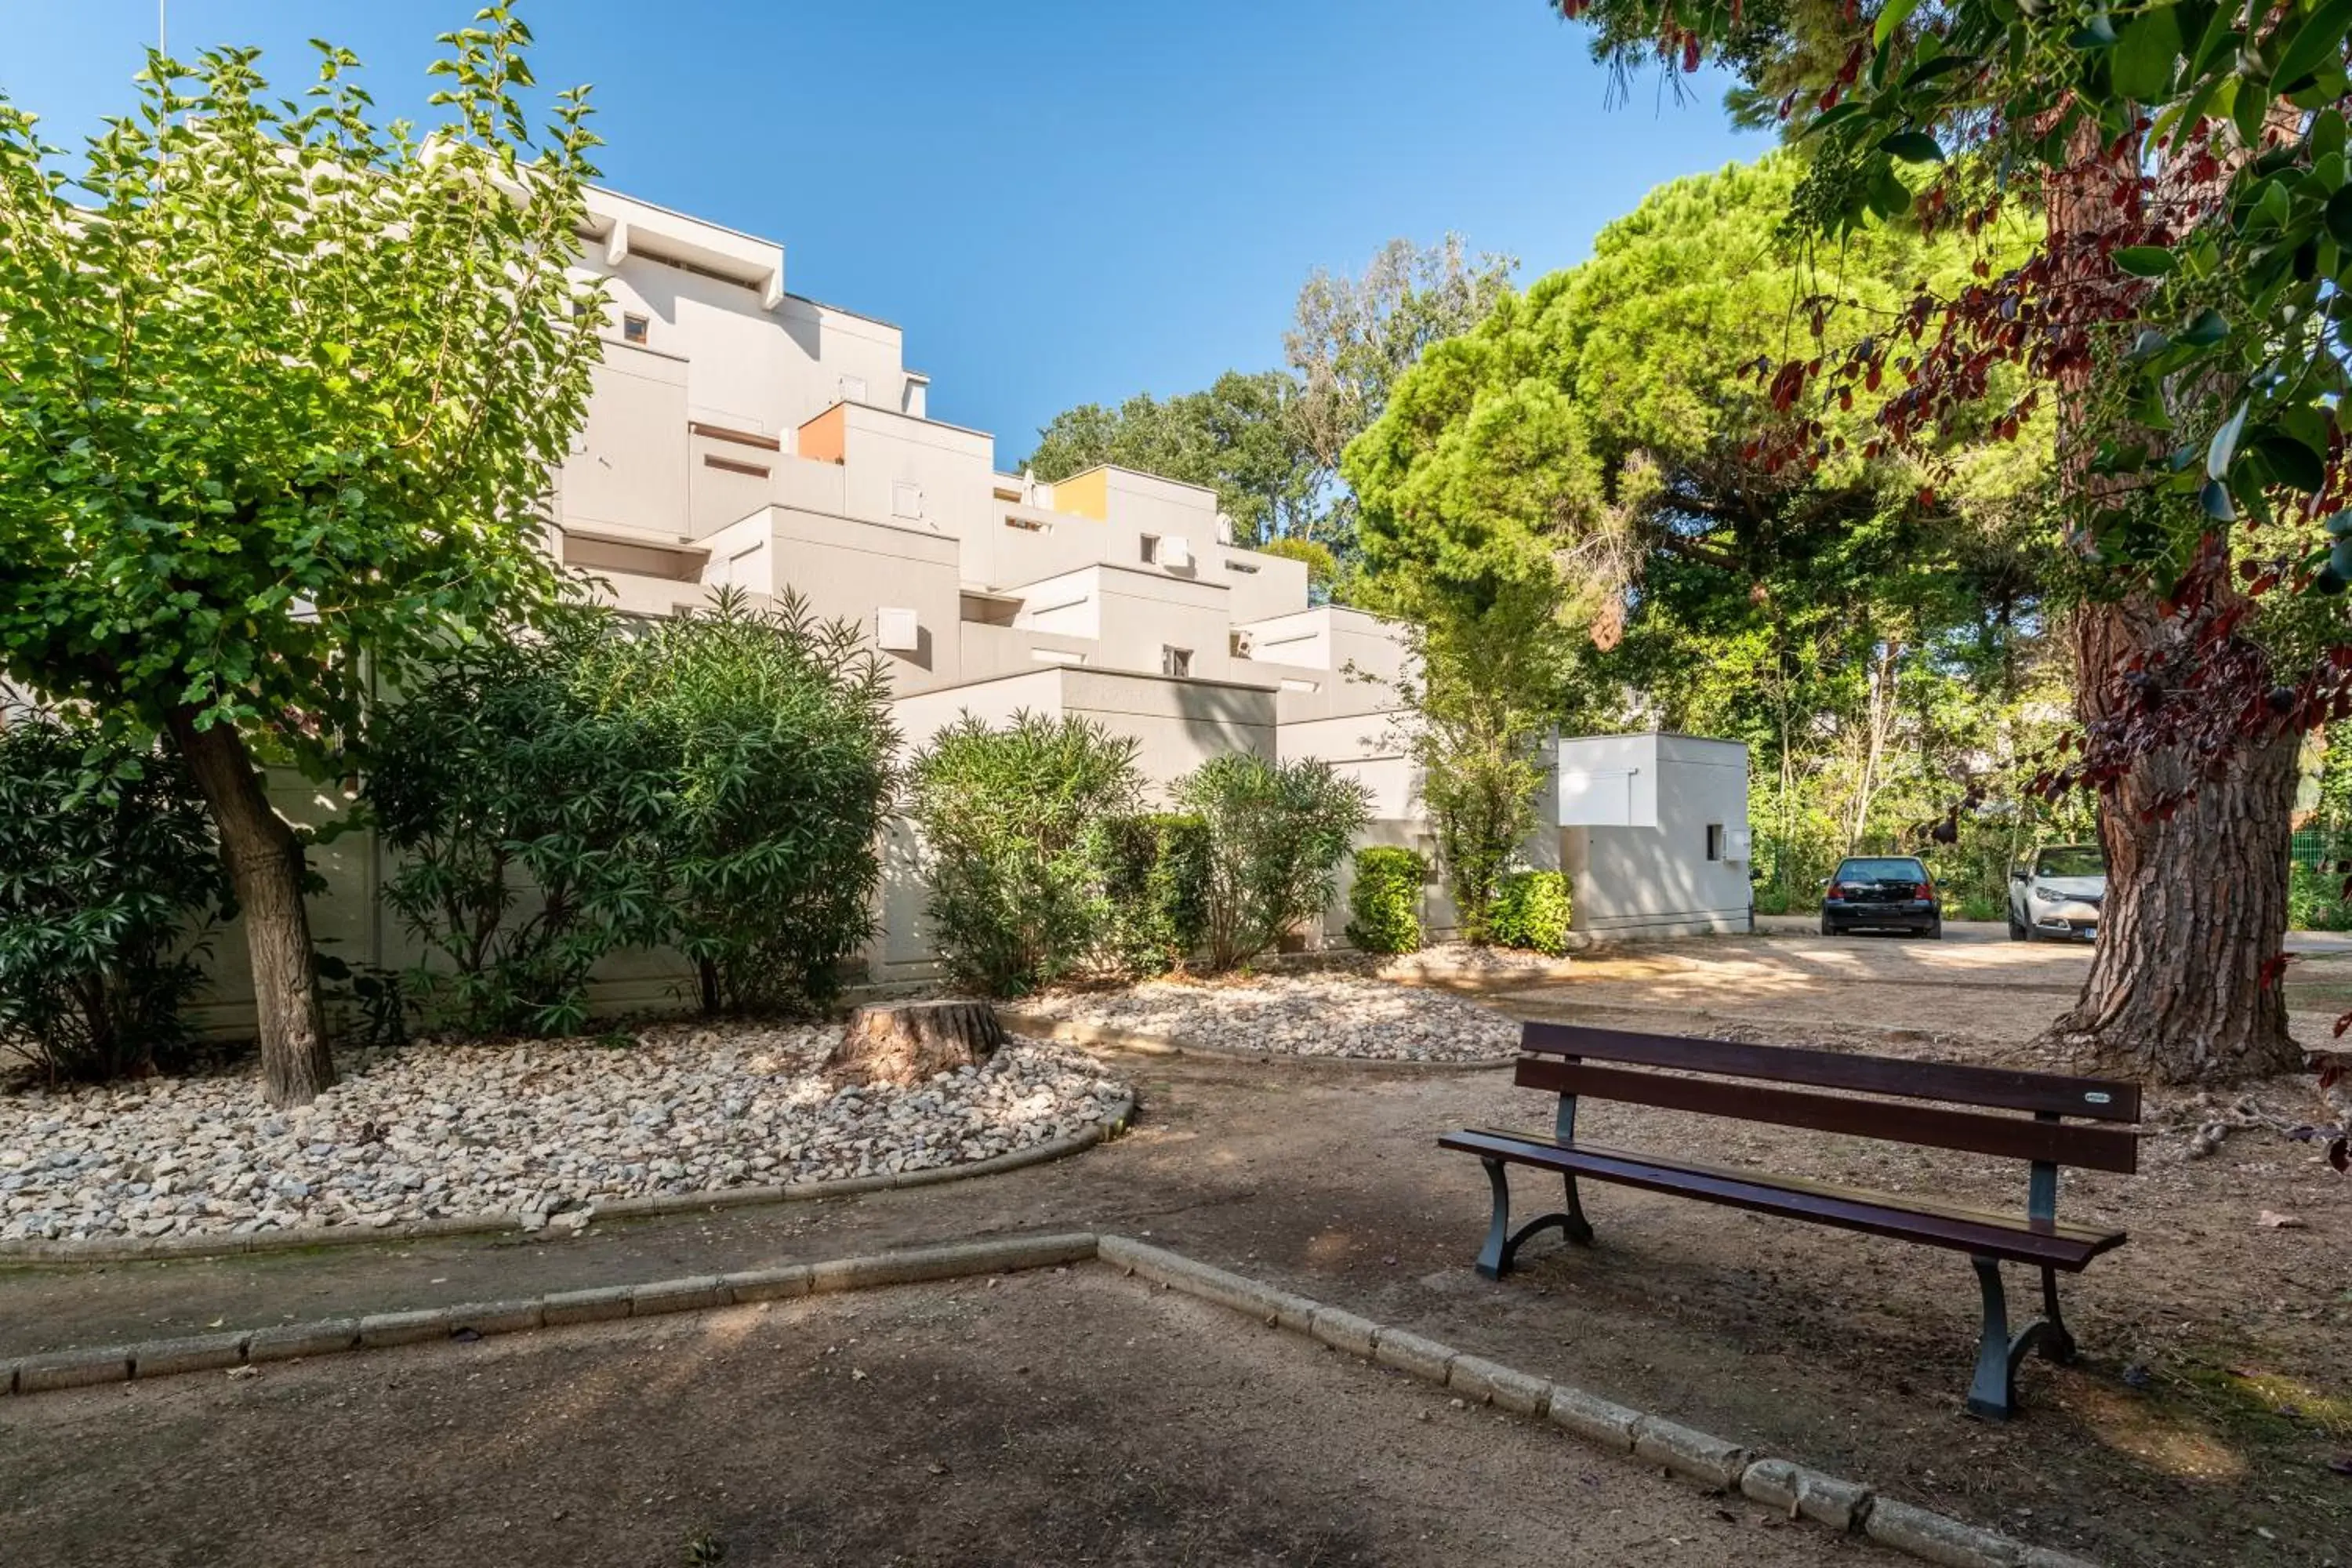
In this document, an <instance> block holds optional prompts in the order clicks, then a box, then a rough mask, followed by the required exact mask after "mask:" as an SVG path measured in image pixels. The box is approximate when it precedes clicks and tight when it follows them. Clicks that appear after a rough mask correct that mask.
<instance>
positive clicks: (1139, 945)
mask: <svg viewBox="0 0 2352 1568" xmlns="http://www.w3.org/2000/svg"><path fill="white" fill-rule="evenodd" d="M1100 855H1101V861H1102V881H1103V896H1104V897H1105V898H1106V899H1108V900H1109V904H1110V921H1109V931H1108V933H1107V938H1106V944H1105V945H1106V948H1107V952H1106V954H1105V956H1106V957H1107V958H1108V962H1109V963H1110V964H1111V966H1112V967H1114V968H1117V969H1118V970H1120V971H1122V972H1124V973H1130V974H1164V973H1167V972H1168V971H1169V970H1171V969H1180V968H1181V967H1183V965H1184V963H1186V961H1188V960H1189V959H1190V958H1191V957H1192V952H1193V951H1194V950H1195V949H1196V948H1198V947H1199V946H1200V945H1201V941H1202V937H1203V936H1204V935H1205V934H1206V932H1207V931H1208V926H1209V825H1208V824H1207V823H1205V822H1203V821H1202V820H1201V819H1200V818H1199V817H1197V816H1178V815H1174V814H1171V813H1161V814H1159V815H1152V816H1121V817H1115V818H1113V819H1112V820H1111V821H1109V822H1108V823H1105V824H1104V825H1103V829H1102V842H1101V847H1100Z"/></svg>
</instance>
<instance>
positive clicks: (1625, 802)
mask: <svg viewBox="0 0 2352 1568" xmlns="http://www.w3.org/2000/svg"><path fill="white" fill-rule="evenodd" d="M1556 779H1557V784H1556V791H1557V794H1556V797H1555V809H1556V810H1557V812H1558V813H1559V816H1558V820H1559V822H1560V824H1561V826H1560V835H1559V849H1560V860H1561V864H1562V867H1563V868H1564V869H1566V870H1567V871H1568V873H1569V875H1570V878H1571V879H1573V882H1574V889H1575V910H1576V929H1577V930H1579V931H1587V932H1590V933H1591V934H1593V935H1596V936H1604V935H1623V936H1630V935H1642V936H1676V935H1687V934H1692V933H1696V932H1705V931H1745V930H1747V929H1748V926H1749V923H1750V889H1749V885H1748V866H1747V863H1746V860H1745V858H1741V859H1737V860H1735V859H1732V858H1729V856H1730V855H1731V854H1732V853H1734V852H1735V851H1736V849H1737V847H1738V845H1739V844H1741V843H1744V842H1745V836H1746V833H1747V830H1748V748H1747V747H1746V746H1745V745H1742V744H1741V743H1740V742H1737V741H1712V740H1705V739H1701V738H1699V737H1696V736H1691V735H1668V734H1648V735H1607V736H1594V737H1590V738H1587V739H1581V740H1571V741H1562V742H1560V743H1559V768H1558V770H1557V773H1556ZM1709 826H1717V827H1719V828H1721V829H1723V837H1724V838H1725V839H1726V840H1727V842H1726V844H1725V846H1724V849H1723V853H1724V856H1725V858H1720V859H1715V860H1710V859H1709V858H1707V840H1708V833H1707V829H1708V827H1709ZM1734 833H1737V834H1738V836H1739V837H1732V835H1733V834H1734Z"/></svg>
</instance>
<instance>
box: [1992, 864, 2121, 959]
mask: <svg viewBox="0 0 2352 1568" xmlns="http://www.w3.org/2000/svg"><path fill="white" fill-rule="evenodd" d="M2106 898H2107V858H2106V855H2105V852H2103V851H2102V850H2101V849H2100V848H2099V847H2098V846H2097V845H2095V844H2052V845H2047V846H2045V847H2042V848H2041V849H2038V850H2036V851H2034V854H2033V858H2032V859H2031V860H2025V861H2021V862H2020V863H2019V864H2017V865H2015V866H2012V867H2011V868H2010V871H2009V940H2010V941H2011V942H2032V940H2033V939H2034V938H2036V937H2065V938H2074V937H2080V938H2081V939H2083V940H2084V941H2085V942H2091V941H2095V940H2096V939H2097V937H2098V934H2099V908H2100V906H2101V905H2102V904H2104V903H2105V902H2106Z"/></svg>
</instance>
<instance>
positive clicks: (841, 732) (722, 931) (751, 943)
mask: <svg viewBox="0 0 2352 1568" xmlns="http://www.w3.org/2000/svg"><path fill="white" fill-rule="evenodd" d="M585 673H586V677H587V679H590V680H591V681H592V682H593V688H594V696H595V700H596V701H597V703H598V705H599V706H600V708H601V709H602V710H604V712H606V713H611V714H618V715H623V716H625V717H626V718H628V719H630V720H633V721H638V722H642V723H644V724H646V725H647V726H649V727H650V729H651V730H652V731H653V732H654V733H655V734H656V735H657V736H658V737H659V738H660V742H661V743H662V745H663V746H664V747H665V748H666V749H667V753H668V755H667V766H668V767H669V768H670V769H671V770H672V772H671V775H670V782H669V785H668V789H667V795H668V803H667V809H666V811H665V813H664V815H663V816H662V818H661V821H660V823H659V825H658V827H657V831H656V837H657V839H658V843H659V846H660V851H661V857H662V859H661V866H660V873H661V879H662V886H663V896H664V897H665V899H666V900H667V902H668V904H669V907H670V911H671V921H670V927H671V940H672V941H673V942H675V943H676V944H677V947H678V949H679V950H680V951H681V952H684V953H685V954H686V956H687V957H688V958H689V959H691V960H693V961H694V962H695V963H696V964H697V966H698V969H699V970H700V973H701V981H702V984H701V990H702V1004H703V1007H704V1009H705V1011H710V1012H716V1011H719V1010H720V1009H722V1008H724V1009H727V1010H730V1011H734V1012H757V1011H770V1010H773V1009H776V1008H780V1007H796V1006H803V1005H810V1004H821V1003H823V1002H825V1001H828V1000H830V999H831V998H832V996H833V995H834V994H835V992H836V991H838V989H839V988H840V981H839V973H840V969H841V966H842V963H843V962H844V961H845V960H846V959H850V958H852V957H854V956H856V954H857V952H859V950H860V949H861V948H863V947H864V945H865V943H866V939H867V938H868V937H870V936H871V935H872V934H873V931H874V914H873V910H874V890H875V889H876V888H877V886H878V885H879V883H880V881H881V877H882V867H881V855H880V845H881V835H882V829H883V826H884V823H885V818H886V815H887V811H888V807H889V804H890V799H891V795H892V794H893V791H894V788H895V783H896V781H895V778H894V776H893V771H892V762H893V753H894V752H896V750H897V748H898V732H897V731H896V730H895V729H894V728H893V727H892V725H891V721H890V688H889V680H888V677H887V675H886V674H885V672H884V670H883V667H882V664H881V660H880V658H879V657H878V656H877V655H876V654H875V653H874V652H873V651H872V650H871V649H870V648H869V647H867V646H866V640H865V637H864V634H863V632H862V629H861V628H860V627H859V626H857V625H856V623H854V622H849V621H820V620H818V619H816V618H815V617H814V616H813V615H811V614H810V613H809V610H808V607H807V605H806V604H805V603H804V602H803V600H801V599H800V598H799V597H798V596H797V595H790V594H787V595H785V596H784V597H783V598H782V600H781V601H780V602H779V604H778V605H777V606H776V607H775V608H774V609H773V610H768V611H761V610H755V609H752V608H751V605H750V604H749V602H748V601H747V600H745V599H744V598H743V597H742V595H740V593H738V592H737V591H735V590H733V589H722V590H721V591H720V593H719V595H718V599H717V602H716V604H715V605H713V606H712V607H711V608H710V609H709V610H708V611H706V612H702V613H698V614H695V615H690V616H679V617H677V619H675V620H668V621H662V622H659V623H657V624H656V625H655V626H651V627H649V628H647V629H646V631H645V632H644V634H643V635H641V636H639V637H632V638H607V639H605V640H604V642H603V643H602V644H601V645H599V647H598V649H597V653H596V657H595V658H593V660H592V661H591V663H590V665H589V667H588V668H587V670H586V672H585Z"/></svg>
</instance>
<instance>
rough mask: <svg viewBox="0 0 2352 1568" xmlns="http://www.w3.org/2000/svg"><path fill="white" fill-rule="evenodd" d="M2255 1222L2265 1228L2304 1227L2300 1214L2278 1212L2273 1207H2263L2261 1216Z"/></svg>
mask: <svg viewBox="0 0 2352 1568" xmlns="http://www.w3.org/2000/svg"><path fill="white" fill-rule="evenodd" d="M2255 1223H2256V1224H2258V1225H2260V1226H2262V1227H2263V1229H2265V1230H2301V1229H2302V1228H2303V1227H2304V1226H2303V1220H2302V1218H2301V1217H2300V1216H2298V1215H2291V1214H2280V1213H2279V1212H2278V1211H2277V1210H2275V1209H2264V1210H2263V1216H2262V1218H2261V1219H2259V1220H2257V1221H2256V1222H2255Z"/></svg>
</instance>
